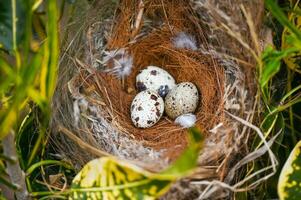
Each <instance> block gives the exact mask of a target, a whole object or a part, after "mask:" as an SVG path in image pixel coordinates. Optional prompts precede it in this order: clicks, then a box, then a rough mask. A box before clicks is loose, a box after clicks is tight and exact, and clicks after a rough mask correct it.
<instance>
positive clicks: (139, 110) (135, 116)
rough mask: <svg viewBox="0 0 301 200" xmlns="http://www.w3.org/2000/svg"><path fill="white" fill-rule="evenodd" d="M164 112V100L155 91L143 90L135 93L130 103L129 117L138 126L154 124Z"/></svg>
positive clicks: (147, 126) (146, 126)
mask: <svg viewBox="0 0 301 200" xmlns="http://www.w3.org/2000/svg"><path fill="white" fill-rule="evenodd" d="M163 113H164V101H163V99H162V97H160V96H159V95H158V94H157V92H156V91H152V90H145V91H142V92H140V93H138V94H137V95H136V97H135V98H134V99H133V102H132V105H131V119H132V122H133V124H134V125H135V126H136V127H138V128H149V127H151V126H153V125H155V124H156V123H157V122H158V121H159V120H160V118H161V117H162V115H163Z"/></svg>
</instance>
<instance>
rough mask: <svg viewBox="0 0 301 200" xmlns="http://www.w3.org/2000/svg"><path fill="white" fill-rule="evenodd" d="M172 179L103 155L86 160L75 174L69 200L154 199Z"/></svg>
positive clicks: (165, 188) (164, 189)
mask: <svg viewBox="0 0 301 200" xmlns="http://www.w3.org/2000/svg"><path fill="white" fill-rule="evenodd" d="M172 181H173V180H170V177H164V176H162V177H160V176H157V175H155V174H152V173H149V172H147V171H145V170H143V169H141V168H139V167H137V166H135V165H132V164H129V163H126V162H124V161H121V160H117V159H116V158H113V157H103V158H99V159H96V160H93V161H91V162H89V163H88V164H87V165H86V166H85V167H84V168H83V169H82V170H81V172H80V173H79V174H77V176H76V177H75V178H74V180H73V184H72V195H71V196H70V197H69V199H95V200H96V199H120V200H121V199H155V198H156V197H158V196H159V195H160V194H162V193H164V192H166V191H167V189H168V188H169V186H170V184H171V183H172Z"/></svg>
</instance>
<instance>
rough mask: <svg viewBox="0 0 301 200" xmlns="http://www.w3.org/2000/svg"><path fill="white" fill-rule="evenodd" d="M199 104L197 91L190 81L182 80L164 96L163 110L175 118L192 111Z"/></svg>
mask: <svg viewBox="0 0 301 200" xmlns="http://www.w3.org/2000/svg"><path fill="white" fill-rule="evenodd" d="M198 104H199V92H198V89H197V87H196V86H195V85H194V84H193V83H191V82H183V83H180V84H178V85H177V86H176V87H174V88H173V89H172V90H171V91H170V92H169V93H168V94H167V96H166V98H165V112H166V114H167V115H168V116H169V117H170V118H171V119H175V118H177V117H178V116H180V115H183V114H187V113H194V112H195V110H196V108H197V106H198Z"/></svg>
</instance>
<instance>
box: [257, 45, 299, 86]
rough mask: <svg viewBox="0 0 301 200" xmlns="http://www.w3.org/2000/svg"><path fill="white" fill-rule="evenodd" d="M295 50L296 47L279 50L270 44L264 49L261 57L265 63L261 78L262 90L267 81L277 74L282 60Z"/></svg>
mask: <svg viewBox="0 0 301 200" xmlns="http://www.w3.org/2000/svg"><path fill="white" fill-rule="evenodd" d="M293 52H295V49H287V50H283V51H277V50H275V49H273V47H271V46H268V47H267V48H266V49H265V50H264V52H263V53H262V58H261V59H262V61H263V63H264V67H263V71H262V75H261V77H260V80H259V82H260V87H261V89H262V90H264V88H265V86H266V85H267V83H268V82H269V81H270V80H271V79H272V78H273V77H274V76H275V74H277V72H279V70H280V65H281V60H282V59H283V58H285V57H287V56H288V55H290V54H291V53H293Z"/></svg>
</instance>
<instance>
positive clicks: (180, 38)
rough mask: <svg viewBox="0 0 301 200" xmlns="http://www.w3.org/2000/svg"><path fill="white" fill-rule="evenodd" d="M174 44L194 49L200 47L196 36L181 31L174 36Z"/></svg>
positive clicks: (182, 47) (177, 46) (178, 47)
mask: <svg viewBox="0 0 301 200" xmlns="http://www.w3.org/2000/svg"><path fill="white" fill-rule="evenodd" d="M172 44H173V46H174V47H175V48H177V49H191V50H194V51H195V50H197V49H198V47H197V44H196V40H195V38H194V37H193V36H191V35H188V34H187V33H184V32H180V33H178V34H177V35H176V36H175V37H173V38H172Z"/></svg>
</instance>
